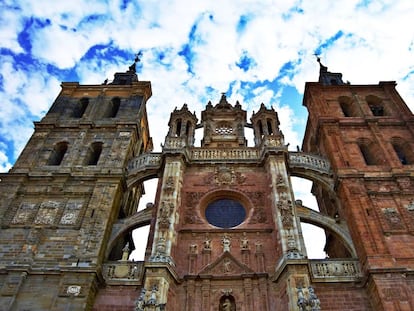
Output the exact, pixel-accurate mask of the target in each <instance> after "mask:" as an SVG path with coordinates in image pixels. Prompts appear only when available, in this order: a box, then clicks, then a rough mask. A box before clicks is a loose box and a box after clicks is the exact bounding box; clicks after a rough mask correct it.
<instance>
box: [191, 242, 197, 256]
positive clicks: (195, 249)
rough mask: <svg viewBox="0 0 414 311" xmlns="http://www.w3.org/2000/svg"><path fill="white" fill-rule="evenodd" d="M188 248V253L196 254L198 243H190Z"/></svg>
mask: <svg viewBox="0 0 414 311" xmlns="http://www.w3.org/2000/svg"><path fill="white" fill-rule="evenodd" d="M189 250H190V255H197V254H198V245H197V244H190V247H189Z"/></svg>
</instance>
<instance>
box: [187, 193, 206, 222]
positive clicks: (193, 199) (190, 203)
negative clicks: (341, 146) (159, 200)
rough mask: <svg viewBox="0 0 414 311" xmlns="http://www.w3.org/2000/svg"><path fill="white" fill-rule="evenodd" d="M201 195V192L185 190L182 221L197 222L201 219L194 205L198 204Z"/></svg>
mask: <svg viewBox="0 0 414 311" xmlns="http://www.w3.org/2000/svg"><path fill="white" fill-rule="evenodd" d="M202 196H203V193H202V192H187V193H186V195H185V197H186V201H185V202H186V205H187V207H186V209H185V212H184V223H187V224H199V223H202V222H203V221H202V220H201V218H200V217H199V216H198V213H197V211H196V209H195V207H196V206H197V205H198V202H199V201H200V199H201V197H202Z"/></svg>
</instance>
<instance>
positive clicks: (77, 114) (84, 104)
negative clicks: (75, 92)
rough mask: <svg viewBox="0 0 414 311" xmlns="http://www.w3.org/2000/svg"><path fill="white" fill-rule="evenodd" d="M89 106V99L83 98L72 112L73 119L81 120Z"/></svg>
mask: <svg viewBox="0 0 414 311" xmlns="http://www.w3.org/2000/svg"><path fill="white" fill-rule="evenodd" d="M88 105H89V98H86V97H83V98H81V100H80V101H79V102H78V103H77V105H76V106H75V109H74V110H73V117H74V118H82V116H83V115H84V113H85V111H86V108H88Z"/></svg>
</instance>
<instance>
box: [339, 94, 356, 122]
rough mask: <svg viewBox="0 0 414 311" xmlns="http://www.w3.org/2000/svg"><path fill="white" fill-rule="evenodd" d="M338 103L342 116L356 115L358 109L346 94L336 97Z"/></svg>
mask: <svg viewBox="0 0 414 311" xmlns="http://www.w3.org/2000/svg"><path fill="white" fill-rule="evenodd" d="M338 102H339V105H340V106H341V110H342V113H343V114H344V117H357V116H358V111H357V109H356V105H355V104H354V103H353V102H352V99H351V98H350V97H347V96H340V97H339V98H338Z"/></svg>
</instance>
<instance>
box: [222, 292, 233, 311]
mask: <svg viewBox="0 0 414 311" xmlns="http://www.w3.org/2000/svg"><path fill="white" fill-rule="evenodd" d="M219 310H220V311H236V303H235V302H234V298H233V296H231V295H230V296H223V297H222V298H221V299H220V305H219Z"/></svg>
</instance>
